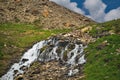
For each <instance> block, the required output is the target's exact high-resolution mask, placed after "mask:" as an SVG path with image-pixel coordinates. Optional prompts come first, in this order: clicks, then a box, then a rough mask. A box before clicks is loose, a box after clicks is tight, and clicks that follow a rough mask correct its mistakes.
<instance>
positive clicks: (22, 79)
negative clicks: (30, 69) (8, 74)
mask: <svg viewBox="0 0 120 80" xmlns="http://www.w3.org/2000/svg"><path fill="white" fill-rule="evenodd" d="M15 80H24V77H23V75H21V74H20V75H18V76H17V77H16V78H15Z"/></svg>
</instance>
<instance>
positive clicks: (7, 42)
mask: <svg viewBox="0 0 120 80" xmlns="http://www.w3.org/2000/svg"><path fill="white" fill-rule="evenodd" d="M69 31H70V29H52V30H43V29H40V28H39V27H37V26H34V25H31V24H17V23H16V24H13V23H3V24H0V61H1V62H0V74H1V73H3V71H5V70H4V69H5V67H6V66H8V65H7V64H8V63H9V61H10V60H11V59H13V58H14V57H16V56H20V55H22V53H23V52H24V51H25V50H26V49H27V48H28V47H29V46H32V45H33V44H34V43H35V42H38V41H40V40H43V39H46V38H48V37H49V36H52V35H56V34H58V33H66V32H69ZM11 55H12V56H11ZM3 64H4V65H3Z"/></svg>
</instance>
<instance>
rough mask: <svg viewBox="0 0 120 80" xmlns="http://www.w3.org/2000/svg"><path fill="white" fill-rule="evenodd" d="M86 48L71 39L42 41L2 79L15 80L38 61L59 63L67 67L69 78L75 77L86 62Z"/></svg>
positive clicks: (55, 37) (60, 38) (53, 38)
mask: <svg viewBox="0 0 120 80" xmlns="http://www.w3.org/2000/svg"><path fill="white" fill-rule="evenodd" d="M84 48H86V46H83V44H82V42H81V41H80V40H77V39H73V38H71V37H63V36H62V37H61V36H54V37H51V38H49V39H46V40H42V41H40V42H38V43H36V44H34V45H33V47H32V48H31V49H29V50H28V51H27V52H25V53H24V55H23V56H22V57H21V59H20V61H19V62H18V63H14V64H13V65H12V66H11V68H10V69H9V71H8V72H7V73H6V74H5V75H3V76H2V77H1V78H0V79H1V80H14V79H15V77H17V76H18V75H20V74H24V73H25V70H26V69H28V68H29V67H30V66H31V64H33V63H34V62H36V61H39V62H45V63H46V62H50V61H58V62H59V63H61V64H62V66H63V67H64V66H65V67H67V73H66V72H65V73H66V75H67V76H68V77H69V76H74V75H75V74H77V73H79V71H80V69H79V68H77V67H76V66H79V65H83V64H84V63H85V62H86V60H85V58H84V57H85V54H84V52H83V51H84ZM23 80H24V79H23Z"/></svg>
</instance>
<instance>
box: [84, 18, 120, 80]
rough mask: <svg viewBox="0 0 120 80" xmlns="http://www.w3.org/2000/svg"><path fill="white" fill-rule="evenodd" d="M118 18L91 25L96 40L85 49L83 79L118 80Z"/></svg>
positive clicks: (119, 62) (119, 64)
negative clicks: (85, 59) (85, 60)
mask: <svg viewBox="0 0 120 80" xmlns="http://www.w3.org/2000/svg"><path fill="white" fill-rule="evenodd" d="M119 22H120V20H116V21H110V22H106V23H102V24H97V25H94V26H93V29H92V30H91V31H90V35H92V36H93V37H96V38H97V40H96V41H95V42H93V43H90V44H89V45H88V48H87V49H86V50H85V52H86V58H87V63H86V64H85V68H84V73H85V76H86V77H85V80H120V34H119V33H120V23H119Z"/></svg>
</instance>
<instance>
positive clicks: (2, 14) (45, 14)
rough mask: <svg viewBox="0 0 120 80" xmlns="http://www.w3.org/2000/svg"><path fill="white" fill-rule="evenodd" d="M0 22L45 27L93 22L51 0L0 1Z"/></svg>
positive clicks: (68, 26)
mask: <svg viewBox="0 0 120 80" xmlns="http://www.w3.org/2000/svg"><path fill="white" fill-rule="evenodd" d="M0 5H1V6H0V22H19V23H32V24H35V25H37V26H39V27H44V28H45V29H53V28H74V27H79V26H83V25H86V24H89V23H93V21H92V20H90V19H89V18H86V17H85V16H83V15H80V14H77V13H74V12H72V11H70V10H68V9H66V8H64V7H62V6H59V5H57V4H55V3H54V2H51V1H49V0H5V1H0Z"/></svg>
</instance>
